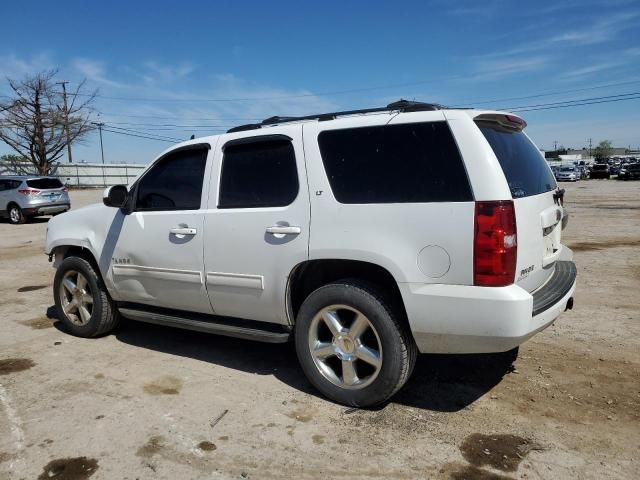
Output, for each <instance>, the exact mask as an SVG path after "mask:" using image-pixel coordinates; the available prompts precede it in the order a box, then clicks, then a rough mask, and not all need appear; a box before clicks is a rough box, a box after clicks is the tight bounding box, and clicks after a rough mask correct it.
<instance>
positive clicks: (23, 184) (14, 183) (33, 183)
mask: <svg viewBox="0 0 640 480" xmlns="http://www.w3.org/2000/svg"><path fill="white" fill-rule="evenodd" d="M70 208H71V201H70V200H69V194H68V193H67V189H66V187H65V186H64V185H63V184H62V182H60V180H58V179H57V178H52V177H37V176H14V177H9V176H6V177H5V176H2V177H0V215H1V216H3V217H8V218H9V222H10V223H13V224H19V223H25V222H27V221H28V220H29V219H30V218H33V217H39V216H42V215H57V214H59V213H62V212H66V211H67V210H69V209H70Z"/></svg>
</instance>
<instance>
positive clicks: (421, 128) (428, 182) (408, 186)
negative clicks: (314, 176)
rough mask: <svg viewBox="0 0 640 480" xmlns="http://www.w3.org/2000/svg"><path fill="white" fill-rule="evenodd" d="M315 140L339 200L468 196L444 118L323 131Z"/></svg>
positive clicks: (427, 199) (401, 200)
mask: <svg viewBox="0 0 640 480" xmlns="http://www.w3.org/2000/svg"><path fill="white" fill-rule="evenodd" d="M318 142H319V145H320V153H321V155H322V161H323V163H324V167H325V170H326V172H327V177H328V179H329V184H330V185H331V189H332V191H333V194H334V196H335V197H336V200H337V201H338V202H340V203H424V202H466V201H471V200H473V194H472V192H471V187H470V185H469V179H468V178H467V173H466V171H465V168H464V165H463V163H462V158H461V156H460V152H459V151H458V147H457V146H456V143H455V141H454V139H453V135H452V133H451V130H449V127H448V125H447V124H446V122H443V121H439V122H428V123H409V124H400V125H382V126H375V127H364V128H348V129H343V130H326V131H324V132H322V133H320V135H319V136H318Z"/></svg>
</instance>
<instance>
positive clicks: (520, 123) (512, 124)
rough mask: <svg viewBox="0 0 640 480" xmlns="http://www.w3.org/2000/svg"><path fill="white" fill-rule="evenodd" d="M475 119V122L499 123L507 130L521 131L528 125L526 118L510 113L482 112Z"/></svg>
mask: <svg viewBox="0 0 640 480" xmlns="http://www.w3.org/2000/svg"><path fill="white" fill-rule="evenodd" d="M473 120H474V121H475V122H486V123H493V124H498V125H499V126H501V127H503V128H505V129H507V130H511V131H517V132H521V131H522V130H524V128H525V127H526V126H527V122H525V121H524V119H522V118H520V117H518V116H516V115H512V114H510V113H482V114H480V115H478V116H477V117H474V119H473Z"/></svg>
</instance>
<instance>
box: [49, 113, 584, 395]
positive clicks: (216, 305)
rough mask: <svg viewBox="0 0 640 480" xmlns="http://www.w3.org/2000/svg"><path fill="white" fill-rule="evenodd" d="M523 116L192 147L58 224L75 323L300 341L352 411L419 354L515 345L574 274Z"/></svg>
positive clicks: (384, 390)
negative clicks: (123, 322)
mask: <svg viewBox="0 0 640 480" xmlns="http://www.w3.org/2000/svg"><path fill="white" fill-rule="evenodd" d="M525 126H526V123H525V122H524V121H523V120H522V119H521V118H519V117H517V116H515V115H512V114H510V113H505V112H496V111H480V110H471V109H468V110H465V109H446V108H444V107H440V106H438V105H432V104H424V103H417V102H407V101H400V102H396V103H394V104H391V105H389V106H388V107H386V108H377V109H370V110H360V111H350V112H336V113H328V114H322V115H316V116H310V117H302V118H282V117H273V118H270V119H267V120H265V121H264V122H262V123H261V124H254V125H244V126H241V127H237V128H234V129H231V130H230V131H229V132H228V133H226V134H223V135H217V136H211V137H205V138H200V139H195V140H191V141H188V142H184V143H181V144H179V145H177V146H175V147H173V148H171V149H169V150H167V151H165V152H164V153H163V154H162V155H160V156H159V157H158V158H157V159H156V160H155V161H154V162H153V163H152V164H151V165H150V166H149V167H148V168H147V169H146V171H145V172H144V173H143V174H141V175H140V177H139V178H138V179H137V180H136V181H135V182H134V183H133V184H132V185H131V186H130V187H125V186H117V187H111V188H110V189H107V190H106V191H105V195H104V205H102V204H96V205H92V206H88V207H85V208H82V209H78V210H75V211H71V212H70V213H67V214H64V215H62V216H60V217H56V218H54V219H53V220H51V221H50V222H49V228H48V234H47V246H46V252H47V253H48V254H49V255H50V258H51V256H55V263H54V266H55V267H56V268H57V272H56V275H55V281H54V296H55V301H56V305H57V307H58V311H59V315H60V319H61V320H62V322H63V323H64V324H65V325H66V326H67V327H68V329H69V331H70V332H71V333H73V334H75V335H79V336H83V337H93V336H98V335H103V334H106V333H108V332H109V331H111V330H112V329H113V328H114V327H115V326H116V324H117V323H118V319H119V318H120V316H122V317H125V318H129V319H133V320H141V321H145V322H151V323H158V324H163V325H171V326H175V327H180V328H187V329H193V330H199V331H203V332H211V333H217V334H222V335H230V336H235V337H243V338H248V339H252V340H260V341H266V342H286V341H288V340H289V339H291V338H292V339H294V340H295V345H296V349H297V352H298V357H299V360H300V363H301V365H302V368H303V370H304V372H305V374H306V375H307V376H308V378H309V380H310V381H311V382H312V383H313V384H314V385H315V386H316V387H317V388H318V389H319V390H320V391H321V392H322V393H323V394H325V395H326V396H327V397H329V398H331V399H333V400H335V401H338V402H341V403H345V404H348V405H353V406H367V405H374V404H377V403H380V402H383V401H385V400H386V399H388V398H389V397H391V396H392V395H393V394H394V393H395V392H397V391H398V389H400V388H401V387H402V385H403V384H404V383H405V382H406V381H407V379H408V378H409V376H410V375H411V371H412V369H413V366H414V363H415V360H416V355H417V353H418V352H423V353H434V352H437V353H478V352H501V351H507V350H510V349H513V348H515V347H517V346H518V345H519V344H520V343H522V342H524V341H525V340H526V339H528V338H529V337H531V336H532V335H534V334H535V333H536V332H538V331H540V330H542V329H544V328H545V327H547V326H548V325H549V324H550V323H551V322H553V321H554V320H555V319H556V318H557V317H558V316H559V315H560V314H561V312H563V311H564V310H565V309H566V308H571V307H572V305H573V298H572V294H573V291H574V288H575V278H576V268H575V265H574V263H573V262H572V261H571V260H572V252H571V251H570V250H569V249H568V248H566V247H565V246H563V245H562V244H561V243H560V236H561V231H562V228H563V225H564V223H565V222H564V220H565V219H564V218H563V217H564V209H563V207H562V193H563V191H561V190H558V189H557V186H556V182H555V180H554V177H553V174H552V172H551V169H550V168H549V166H548V165H547V163H546V162H545V160H544V158H543V157H542V155H541V154H540V152H539V151H538V149H537V148H536V147H535V145H534V144H533V143H532V142H531V141H530V140H529V138H528V137H527V136H526V135H525V134H524V133H523V131H522V130H523V128H524V127H525ZM241 354H242V352H238V355H241Z"/></svg>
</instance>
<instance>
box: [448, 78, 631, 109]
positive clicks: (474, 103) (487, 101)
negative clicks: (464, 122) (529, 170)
mask: <svg viewBox="0 0 640 480" xmlns="http://www.w3.org/2000/svg"><path fill="white" fill-rule="evenodd" d="M636 83H640V80H631V81H628V82H618V83H608V84H606V85H596V86H593V87H584V88H573V89H571V90H558V91H555V92H546V93H536V94H533V95H526V96H524V97H511V98H498V99H493V100H482V101H480V102H474V101H471V102H460V103H461V104H463V103H468V104H473V105H485V104H487V103H498V102H510V101H511V100H527V99H529V98H539V97H552V96H554V95H563V94H565V93H577V92H584V91H587V90H596V89H598V88H611V87H620V86H623V85H633V84H636Z"/></svg>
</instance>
